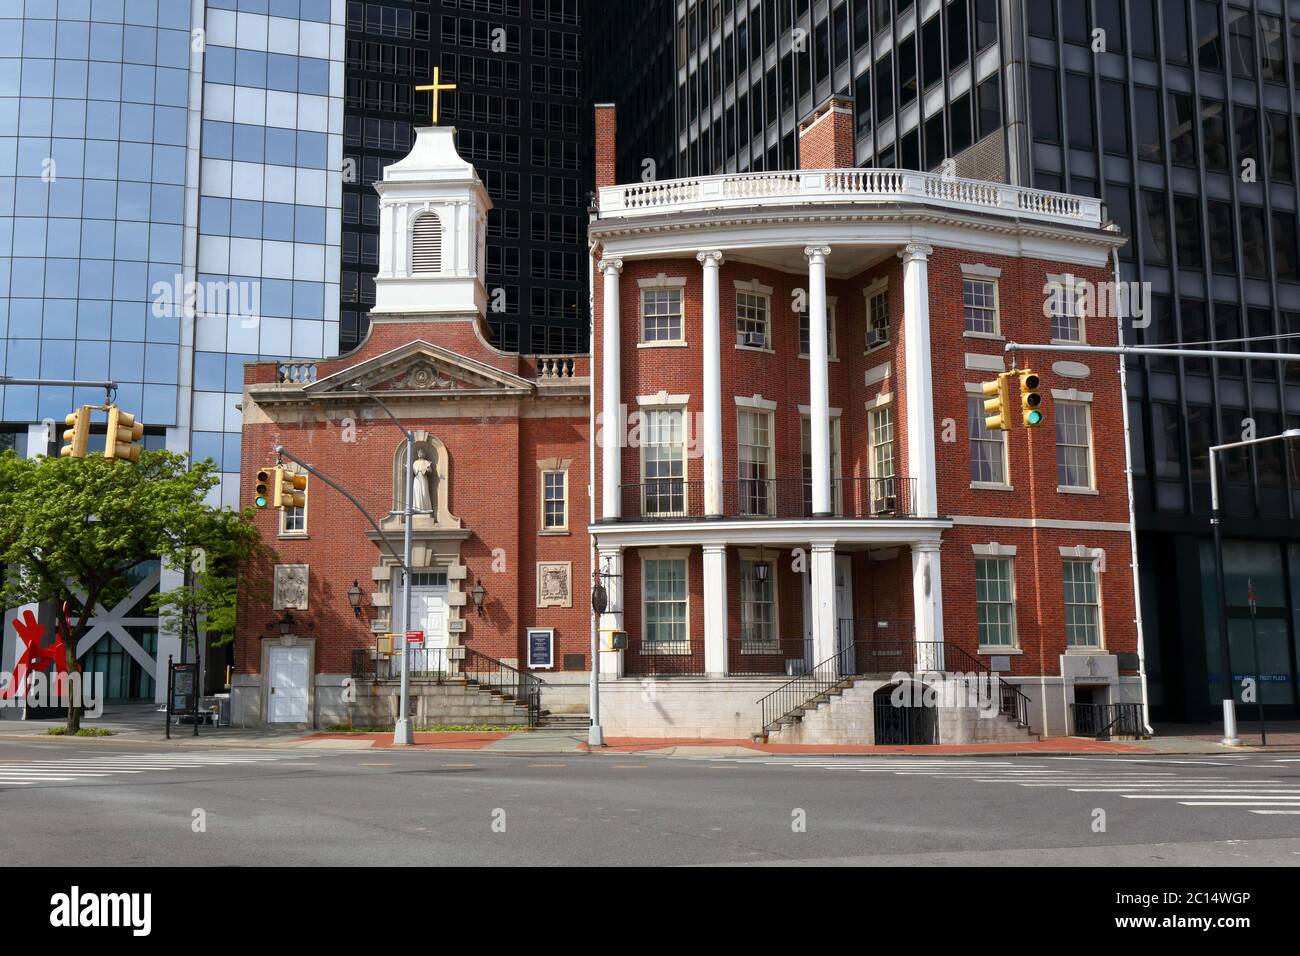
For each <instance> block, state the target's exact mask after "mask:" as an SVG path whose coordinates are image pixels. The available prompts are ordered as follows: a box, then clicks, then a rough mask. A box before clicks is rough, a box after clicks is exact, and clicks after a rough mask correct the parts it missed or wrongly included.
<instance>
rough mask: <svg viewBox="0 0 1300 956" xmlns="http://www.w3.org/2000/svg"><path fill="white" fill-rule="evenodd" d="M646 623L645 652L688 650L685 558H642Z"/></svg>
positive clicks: (684, 652)
mask: <svg viewBox="0 0 1300 956" xmlns="http://www.w3.org/2000/svg"><path fill="white" fill-rule="evenodd" d="M642 569H643V576H642V587H643V592H642V593H643V601H642V609H643V611H644V614H645V627H644V628H643V631H642V636H641V651H642V653H650V654H687V653H690V638H689V636H688V634H687V623H686V560H685V559H684V558H647V559H646V560H645V561H644V562H642Z"/></svg>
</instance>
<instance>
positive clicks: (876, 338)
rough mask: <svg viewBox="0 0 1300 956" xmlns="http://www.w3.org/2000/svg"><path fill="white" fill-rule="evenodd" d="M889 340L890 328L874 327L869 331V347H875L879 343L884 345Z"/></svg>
mask: <svg viewBox="0 0 1300 956" xmlns="http://www.w3.org/2000/svg"><path fill="white" fill-rule="evenodd" d="M888 341H889V330H888V329H876V328H873V329H870V330H869V331H868V332H867V348H875V347H876V346H877V345H884V344H885V343H886V342H888Z"/></svg>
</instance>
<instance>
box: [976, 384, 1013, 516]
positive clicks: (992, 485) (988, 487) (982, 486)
mask: <svg viewBox="0 0 1300 956" xmlns="http://www.w3.org/2000/svg"><path fill="white" fill-rule="evenodd" d="M966 398H967V402H966V405H967V408H968V409H969V406H970V399H972V398H978V399H981V400H982V399H984V398H985V395H984V389H983V387H982V386H981V385H979V384H978V383H977V382H967V383H966ZM968 413H969V412H968ZM1001 435H1002V474H1003V475H1004V476H1006V479H1007V480H1006V481H972V482H971V483H970V487H971V489H972V490H974V491H1015V490H1016V489H1015V486H1014V485H1013V484H1011V441H1010V437H1009V435H1008V433H1007V432H1001ZM966 472H967V474H969V473H970V429H969V427H968V428H967V431H966Z"/></svg>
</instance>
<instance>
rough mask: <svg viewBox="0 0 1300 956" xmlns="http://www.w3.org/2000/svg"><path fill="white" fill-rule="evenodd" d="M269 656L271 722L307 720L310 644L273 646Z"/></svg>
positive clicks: (287, 722) (290, 722)
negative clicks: (308, 646) (306, 646)
mask: <svg viewBox="0 0 1300 956" xmlns="http://www.w3.org/2000/svg"><path fill="white" fill-rule="evenodd" d="M267 658H268V661H267V662H268V665H269V667H268V670H269V672H270V678H271V686H270V690H269V692H268V700H269V702H270V703H269V707H268V710H269V711H270V714H269V717H268V722H269V723H272V724H305V723H307V680H308V653H307V648H305V647H272V648H270V649H269V650H268V652H267Z"/></svg>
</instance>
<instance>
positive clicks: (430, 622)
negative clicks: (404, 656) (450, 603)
mask: <svg viewBox="0 0 1300 956" xmlns="http://www.w3.org/2000/svg"><path fill="white" fill-rule="evenodd" d="M411 630H413V631H424V645H423V648H422V649H421V648H420V647H419V646H418V645H417V646H416V647H414V648H413V651H412V658H413V659H412V661H411V664H412V670H415V671H422V672H425V673H433V672H438V671H441V672H446V671H447V670H448V669H449V668H448V666H447V646H448V645H449V644H450V639H449V637H448V633H447V572H445V571H433V572H428V573H417V574H416V575H415V577H414V578H413V579H412V580H411Z"/></svg>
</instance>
